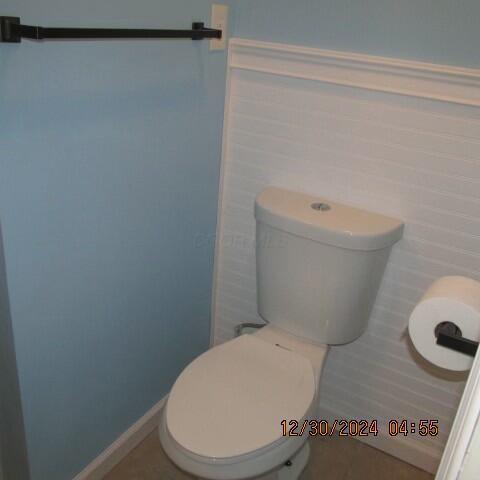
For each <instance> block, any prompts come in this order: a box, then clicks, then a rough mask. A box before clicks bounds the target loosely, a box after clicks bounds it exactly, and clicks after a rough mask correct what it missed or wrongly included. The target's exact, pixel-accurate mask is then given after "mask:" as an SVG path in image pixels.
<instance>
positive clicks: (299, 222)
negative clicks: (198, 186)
mask: <svg viewBox="0 0 480 480" xmlns="http://www.w3.org/2000/svg"><path fill="white" fill-rule="evenodd" d="M255 218H256V222H257V242H256V253H257V296H258V312H259V314H260V315H261V317H262V318H263V319H264V320H265V321H266V322H268V325H267V326H265V327H263V328H261V329H259V330H258V331H257V332H256V333H255V334H251V335H241V336H240V337H237V338H235V339H234V340H231V341H229V342H226V343H224V344H222V345H219V346H217V347H214V348H212V349H211V350H209V351H207V352H206V353H204V354H203V355H201V356H200V357H198V358H197V359H196V360H194V361H193V362H192V363H191V364H190V365H189V366H188V367H187V368H186V369H185V370H184V371H183V372H182V373H181V375H180V376H179V377H178V379H177V381H176V382H175V384H174V386H173V388H172V390H171V393H170V396H169V398H168V401H167V404H166V407H165V408H164V411H163V414H162V419H161V422H160V427H159V433H160V440H161V443H162V445H163V448H164V449H165V452H166V453H167V454H168V456H169V457H170V458H171V459H172V460H173V461H174V462H175V463H176V464H177V465H178V466H179V467H180V468H181V469H183V470H185V471H187V472H189V473H191V474H193V475H195V476H197V477H200V478H205V479H217V480H235V479H247V478H257V477H261V478H272V479H273V478H275V479H279V480H287V479H288V480H294V479H297V478H298V477H299V475H300V474H301V472H302V470H303V469H304V468H305V465H306V463H307V461H308V456H309V447H308V442H307V439H308V436H307V435H303V436H283V428H282V425H281V422H282V420H286V421H287V422H289V421H290V420H297V421H299V422H302V421H303V420H304V419H314V418H315V413H316V406H317V405H318V396H319V395H321V392H320V391H319V385H320V376H321V373H322V368H323V365H324V361H325V358H326V355H327V352H328V345H338V344H343V343H347V342H351V341H353V340H355V339H356V338H358V337H359V336H360V335H361V334H362V332H363V331H364V330H365V328H366V327H367V323H368V318H369V316H370V311H371V308H372V306H373V302H374V300H375V296H376V294H377V291H378V287H379V285H380V281H381V279H382V275H383V272H384V269H385V265H386V263H387V259H388V256H389V253H390V249H391V247H392V245H393V244H394V243H395V242H397V241H398V240H399V239H400V238H401V236H402V233H403V223H402V222H401V221H399V220H396V219H394V218H389V217H386V216H383V215H378V214H375V213H371V212H366V211H364V210H359V209H356V208H352V207H349V206H345V205H341V204H338V203H334V202H330V201H328V200H324V199H318V198H317V197H313V196H310V195H305V194H302V193H296V192H292V191H289V190H285V189H281V188H277V187H268V188H266V189H265V190H264V191H263V192H262V193H261V194H260V195H259V196H258V197H257V199H256V202H255ZM264 475H265V477H264Z"/></svg>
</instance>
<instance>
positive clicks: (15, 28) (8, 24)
mask: <svg viewBox="0 0 480 480" xmlns="http://www.w3.org/2000/svg"><path fill="white" fill-rule="evenodd" d="M22 38H28V39H30V40H49V39H50V40H69V39H109V38H110V39H113V38H116V39H120V38H145V39H147V38H150V39H153V38H190V39H192V40H202V39H204V38H222V31H221V30H216V29H214V28H207V27H205V24H204V23H202V22H194V23H193V24H192V29H191V30H165V29H140V28H58V27H56V28H46V27H39V26H33V25H22V24H21V23H20V18H19V17H5V16H0V43H2V42H3V43H19V42H21V40H22Z"/></svg>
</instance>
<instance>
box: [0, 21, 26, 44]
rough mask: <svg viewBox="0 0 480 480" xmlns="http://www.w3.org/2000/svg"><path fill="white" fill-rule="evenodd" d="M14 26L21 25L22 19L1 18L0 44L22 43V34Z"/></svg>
mask: <svg viewBox="0 0 480 480" xmlns="http://www.w3.org/2000/svg"><path fill="white" fill-rule="evenodd" d="M12 25H20V17H0V42H5V43H20V40H21V37H20V33H19V32H18V31H15V30H14V28H15V27H14V28H13V29H12Z"/></svg>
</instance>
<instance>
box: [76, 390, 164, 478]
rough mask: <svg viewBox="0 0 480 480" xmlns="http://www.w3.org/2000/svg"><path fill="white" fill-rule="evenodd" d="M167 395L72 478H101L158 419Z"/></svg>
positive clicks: (141, 438)
mask: <svg viewBox="0 0 480 480" xmlns="http://www.w3.org/2000/svg"><path fill="white" fill-rule="evenodd" d="M166 399H167V396H165V397H163V398H162V399H161V400H160V401H159V402H158V403H156V404H155V405H154V406H153V407H152V408H151V409H150V410H149V411H148V412H147V413H146V414H145V415H143V417H141V418H140V419H139V420H137V421H136V422H135V423H134V424H133V425H132V426H131V427H130V428H129V429H128V430H126V431H125V432H124V433H122V434H121V435H120V436H119V437H118V438H117V439H116V440H115V441H114V442H113V443H112V444H111V445H110V446H109V447H108V448H107V449H106V450H104V451H103V452H102V453H101V454H100V455H99V456H98V457H97V458H95V459H94V460H93V462H91V463H90V464H89V465H87V466H86V467H85V468H84V469H83V470H82V471H81V472H80V473H79V474H77V475H76V476H75V477H74V478H73V480H101V479H102V478H103V477H104V476H105V475H106V474H107V473H108V472H109V471H110V470H111V469H112V468H113V467H114V466H115V465H116V464H117V463H119V462H120V461H121V460H122V459H123V458H124V457H125V456H126V455H127V454H128V453H129V452H130V451H131V450H133V449H134V448H135V447H136V446H137V445H138V444H139V443H140V442H141V441H142V440H143V439H144V438H145V437H146V436H147V435H148V434H149V433H151V432H152V430H154V429H155V427H156V426H157V425H158V423H159V421H160V414H161V412H162V408H163V406H164V404H165V401H166Z"/></svg>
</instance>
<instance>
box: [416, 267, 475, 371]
mask: <svg viewBox="0 0 480 480" xmlns="http://www.w3.org/2000/svg"><path fill="white" fill-rule="evenodd" d="M441 322H453V323H454V324H455V325H456V326H457V327H459V328H460V330H461V331H462V336H463V337H465V338H468V339H469V340H475V341H477V342H478V341H479V340H480V282H477V281H475V280H472V279H470V278H466V277H459V276H451V277H442V278H439V279H438V280H436V281H435V282H434V283H433V284H432V285H431V286H430V288H429V289H428V290H427V291H426V293H425V295H424V296H423V297H422V299H421V300H420V302H419V303H418V305H417V306H416V307H415V309H414V310H413V312H412V314H411V316H410V321H409V324H408V331H409V333H410V338H411V339H412V342H413V345H414V346H415V348H416V349H417V350H418V352H419V353H420V354H421V355H422V356H423V357H425V358H426V359H427V360H429V361H430V362H432V363H433V364H435V365H437V366H439V367H442V368H446V369H448V370H456V371H462V370H468V369H470V367H471V366H472V363H473V358H472V357H470V356H468V355H466V354H464V353H460V352H456V351H454V350H450V349H448V348H446V347H442V346H440V345H437V344H436V336H435V328H436V327H437V325H438V324H439V323H441Z"/></svg>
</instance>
